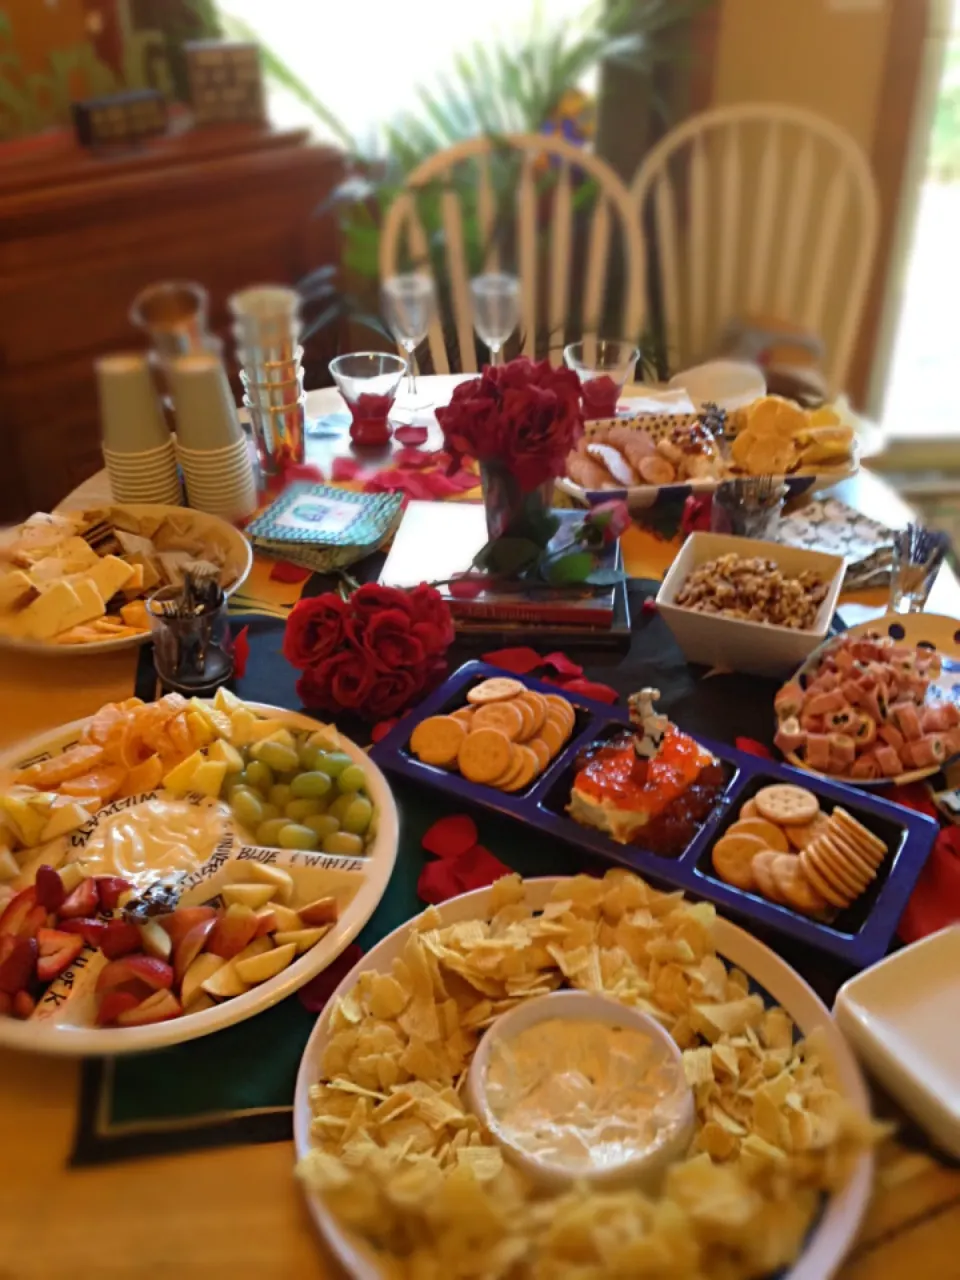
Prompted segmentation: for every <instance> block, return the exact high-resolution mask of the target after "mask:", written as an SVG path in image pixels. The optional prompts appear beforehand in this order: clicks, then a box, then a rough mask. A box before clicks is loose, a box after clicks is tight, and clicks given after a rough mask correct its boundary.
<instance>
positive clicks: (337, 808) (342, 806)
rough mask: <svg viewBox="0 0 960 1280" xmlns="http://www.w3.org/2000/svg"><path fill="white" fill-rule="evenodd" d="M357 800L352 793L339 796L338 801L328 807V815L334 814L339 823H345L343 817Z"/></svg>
mask: <svg viewBox="0 0 960 1280" xmlns="http://www.w3.org/2000/svg"><path fill="white" fill-rule="evenodd" d="M355 799H356V797H355V796H354V794H353V792H352V791H351V792H347V794H346V795H342V796H337V798H336V800H334V801H333V803H332V804H330V805H329V806H328V807H327V813H330V814H332V815H333V816H334V817H335V818H336V820H337V821H338V822H343V815H344V814H345V813H346V812H347V810H348V809H349V808H350V806H351V805H352V804H353V802H354V800H355Z"/></svg>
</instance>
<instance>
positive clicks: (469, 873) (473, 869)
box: [453, 844, 510, 893]
mask: <svg viewBox="0 0 960 1280" xmlns="http://www.w3.org/2000/svg"><path fill="white" fill-rule="evenodd" d="M453 869H454V872H455V874H456V877H457V879H458V880H459V882H460V885H461V893H467V892H468V891H469V890H470V889H482V888H483V886H484V885H487V884H493V883H494V881H496V880H499V879H500V877H501V876H508V875H509V874H510V867H508V866H507V865H506V864H505V863H503V862H501V861H500V859H499V858H497V857H494V855H493V854H492V853H491V852H490V850H489V849H486V848H484V846H483V845H482V844H477V845H474V847H473V848H472V849H469V850H468V851H467V852H466V853H465V854H464V855H463V856H462V857H460V858H456V859H455V860H454V862H453Z"/></svg>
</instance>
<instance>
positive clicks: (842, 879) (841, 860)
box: [809, 834, 870, 902]
mask: <svg viewBox="0 0 960 1280" xmlns="http://www.w3.org/2000/svg"><path fill="white" fill-rule="evenodd" d="M809 853H810V856H811V857H812V858H813V859H814V861H815V862H816V864H817V866H818V867H819V869H820V870H821V871H822V872H823V874H824V875H825V876H826V877H827V879H828V880H830V881H831V883H832V884H834V885H836V887H837V888H838V889H843V890H844V891H845V892H846V893H848V894H849V895H850V900H851V902H852V901H853V899H854V898H859V897H860V895H861V893H863V891H864V889H866V887H867V885H868V884H869V883H870V879H869V877H867V876H864V875H863V874H862V873H861V872H860V871H858V870H857V868H856V867H855V866H854V864H853V863H852V862H850V861H848V859H847V858H846V857H845V855H844V853H843V851H842V849H839V848H838V847H837V846H836V845H835V844H834V843H833V837H832V835H830V834H827V835H825V836H821V837H820V839H819V840H815V841H814V842H813V844H811V845H810V846H809Z"/></svg>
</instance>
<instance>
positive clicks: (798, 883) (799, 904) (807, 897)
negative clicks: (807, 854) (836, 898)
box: [770, 853, 829, 915]
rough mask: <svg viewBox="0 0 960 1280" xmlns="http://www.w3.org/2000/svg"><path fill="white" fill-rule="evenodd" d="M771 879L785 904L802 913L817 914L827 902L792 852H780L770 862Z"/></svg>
mask: <svg viewBox="0 0 960 1280" xmlns="http://www.w3.org/2000/svg"><path fill="white" fill-rule="evenodd" d="M770 870H771V872H772V873H773V881H774V884H775V885H776V887H777V890H778V891H779V892H780V893H781V894H782V895H783V899H784V901H785V903H786V904H787V906H789V907H793V909H794V910H795V911H800V912H802V913H803V915H818V914H819V913H820V912H822V911H826V909H827V907H828V906H829V903H828V902H827V900H826V898H824V897H823V895H822V894H819V893H817V891H816V889H815V888H814V887H813V885H812V884H811V883H810V881H809V880H808V879H807V877H806V876H805V875H804V872H803V867H801V865H800V859H799V858H798V857H796V856H795V855H794V854H792V853H781V854H779V855H778V856H777V857H776V858H774V859H773V861H772V862H771V864H770Z"/></svg>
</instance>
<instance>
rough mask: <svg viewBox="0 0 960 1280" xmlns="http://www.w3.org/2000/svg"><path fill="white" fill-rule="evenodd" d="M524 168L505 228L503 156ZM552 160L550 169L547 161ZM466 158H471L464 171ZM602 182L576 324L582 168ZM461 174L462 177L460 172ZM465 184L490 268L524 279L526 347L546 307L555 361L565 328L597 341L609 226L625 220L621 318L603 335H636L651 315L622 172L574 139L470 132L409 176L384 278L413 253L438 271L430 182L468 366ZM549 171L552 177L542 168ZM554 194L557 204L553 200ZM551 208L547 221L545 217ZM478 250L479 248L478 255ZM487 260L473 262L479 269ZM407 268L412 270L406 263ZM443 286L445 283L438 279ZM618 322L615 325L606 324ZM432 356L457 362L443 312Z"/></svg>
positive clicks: (385, 247) (391, 231) (393, 215)
mask: <svg viewBox="0 0 960 1280" xmlns="http://www.w3.org/2000/svg"><path fill="white" fill-rule="evenodd" d="M505 156H506V157H508V158H512V159H513V160H514V161H515V162H516V163H517V164H518V167H519V177H518V180H517V183H516V193H515V196H514V195H513V193H512V192H511V193H509V195H508V199H507V202H506V203H507V207H508V209H509V213H510V218H509V221H510V222H511V223H512V226H510V227H509V228H508V234H507V235H506V236H504V235H503V234H501V233H502V231H503V228H502V227H501V226H500V225H499V224H500V222H501V221H502V220H503V208H504V203H503V201H502V200H501V201H499V202H498V196H497V184H496V181H495V175H494V168H495V166H496V165H497V163H498V161H499V160H502V159H503V158H504V157H505ZM547 158H548V159H549V161H550V162H551V166H552V167H551V168H549V169H546V170H545V169H544V167H543V166H544V162H545V160H546V159H547ZM461 166H469V168H467V169H465V170H464V169H461ZM576 170H580V171H582V173H583V174H584V175H586V177H587V178H588V179H592V180H593V182H594V183H595V184H596V189H597V198H596V201H595V202H594V207H593V209H592V211H591V212H590V213H589V235H588V244H587V251H586V262H585V276H584V283H583V291H582V299H583V305H582V316H581V324H580V325H579V326H578V327H576V326H574V325H573V324H572V322H571V317H570V315H569V312H570V307H571V288H570V284H571V274H572V273H571V262H572V259H573V256H574V255H573V250H574V219H575V195H574V190H575V181H574V175H575V171H576ZM455 171H456V172H457V177H458V181H457V182H456V183H455V182H454V180H453V178H454V173H455ZM464 173H466V174H467V175H468V177H467V185H468V187H469V189H470V191H471V196H472V198H475V202H476V215H477V221H478V223H479V231H480V244H481V246H482V247H483V248H482V254H481V256H482V269H483V270H485V271H497V270H504V271H512V272H515V273H516V275H517V276H519V279H520V330H521V332H522V333H523V351H524V353H525V354H526V355H530V356H535V354H536V335H537V328H538V313H539V312H542V311H544V310H545V313H546V324H547V327H548V329H549V330H550V333H551V337H550V353H549V354H550V359H551V361H552V362H553V363H554V364H560V363H561V362H562V360H563V350H562V348H563V341H562V339H563V336H564V334H567V335H568V339H569V340H574V338H580V337H582V338H584V339H585V340H590V339H591V338H595V337H596V336H597V334H598V331H599V328H600V324H601V317H602V316H603V314H604V298H605V296H606V292H607V286H608V283H609V281H608V276H609V274H610V272H609V267H610V263H611V253H610V247H611V230H612V227H613V226H618V228H619V232H620V237H619V239H620V244H621V251H622V261H623V271H622V280H621V282H620V284H619V293H620V296H621V299H622V305H621V309H620V320H619V323H618V325H617V326H616V327H615V328H613V329H612V330H611V331H609V332H606V333H604V334H603V336H604V337H611V338H612V337H626V338H636V337H638V336H639V333H640V327H641V325H642V323H643V238H642V234H641V230H640V225H639V223H638V222H637V219H636V217H635V215H634V211H633V205H632V204H631V201H630V193H629V191H628V190H627V188H626V186H625V185H624V184H623V183H622V182H621V180H620V178H619V177H618V176H617V175H616V173H614V171H613V170H612V169H611V168H610V167H609V166H608V165H607V164H606V163H605V162H604V161H603V160H601V159H599V158H598V157H597V156H595V155H593V154H591V153H590V152H589V151H583V150H581V149H580V148H579V147H575V146H573V145H572V144H571V143H569V142H567V141H566V139H564V138H557V137H548V136H541V135H540V134H515V135H512V136H507V137H503V138H496V139H491V138H485V137H483V138H472V139H470V140H469V141H466V142H462V143H458V144H457V145H456V146H453V147H450V148H449V149H448V150H447V151H442V152H440V153H439V154H438V155H435V156H431V157H430V158H429V159H428V160H426V161H424V163H423V164H421V165H420V166H419V167H418V168H417V169H415V170H414V172H413V173H411V174H410V176H409V178H408V180H407V185H406V189H405V190H404V191H403V192H402V193H401V194H400V195H399V196H398V197H397V199H396V200H395V201H394V202H393V204H392V205H391V207H390V209H389V210H388V211H387V216H386V219H385V221H384V225H383V233H382V236H381V240H380V277H381V279H386V278H387V277H388V276H391V275H395V274H396V273H397V272H398V271H400V270H402V269H403V267H402V266H401V263H402V262H403V261H404V257H405V256H406V260H407V262H408V263H409V262H410V261H412V262H413V263H414V264H415V266H416V269H417V270H425V271H430V270H431V267H430V261H429V259H430V255H429V253H428V240H427V234H426V232H425V230H424V225H423V221H422V219H421V216H420V212H419V209H418V198H420V199H422V198H424V196H425V195H426V193H427V189H428V188H429V189H430V192H431V193H439V202H440V220H441V226H442V236H443V253H442V261H443V266H444V269H445V273H446V281H445V283H446V286H447V289H446V293H447V295H448V296H449V300H450V310H451V312H452V319H453V322H454V326H455V329H456V338H457V346H458V347H459V351H460V366H461V369H462V371H463V372H465V373H472V372H475V371H476V368H477V363H476V355H475V341H474V335H473V313H472V304H471V297H470V277H471V274H472V273H471V270H470V264H469V263H468V252H467V245H466V237H465V229H464V218H463V210H462V207H461V194H462V192H463V191H464V181H463V176H464ZM545 173H549V175H550V176H549V182H548V183H546V184H545V182H544V174H545ZM547 201H549V204H547V203H546V202H547ZM545 209H549V224H548V226H547V227H546V228H544V229H541V227H540V225H539V223H540V220H541V216H542V215H543V212H544V210H545ZM504 241H506V242H508V243H510V244H511V245H514V246H515V256H516V261H515V262H513V261H502V258H503V256H504V255H503V253H502V249H501V246H502V245H503V243H504ZM475 256H476V255H475ZM480 265H481V264H480V263H476V262H475V266H474V270H476V267H477V266H480ZM408 269H409V268H408ZM434 283H435V284H438V283H439V281H436V280H435V282H434ZM607 328H608V329H610V326H609V325H608V326H607ZM428 342H429V346H430V355H431V357H432V360H433V367H434V371H435V372H436V373H448V372H449V371H450V364H449V360H448V353H447V350H446V345H445V342H444V335H443V325H442V323H441V319H440V317H437V319H435V321H434V323H433V324H432V326H431V328H430V331H429V333H428Z"/></svg>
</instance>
